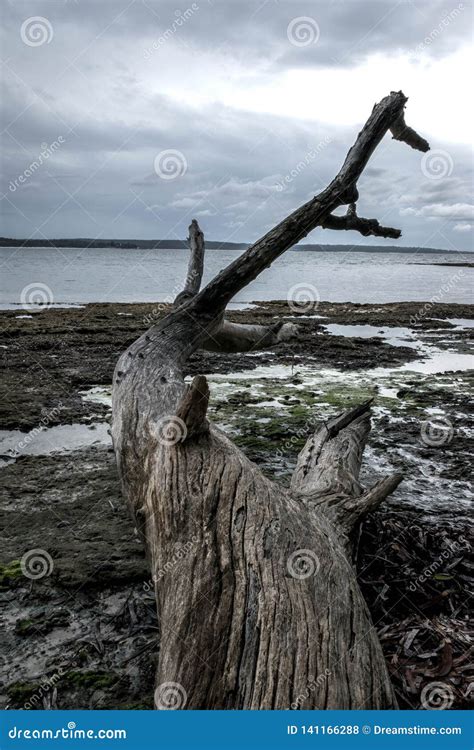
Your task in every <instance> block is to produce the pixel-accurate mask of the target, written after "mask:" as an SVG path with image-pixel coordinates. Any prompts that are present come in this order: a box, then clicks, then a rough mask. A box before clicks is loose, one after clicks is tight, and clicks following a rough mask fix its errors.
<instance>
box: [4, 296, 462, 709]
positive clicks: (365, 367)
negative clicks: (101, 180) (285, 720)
mask: <svg viewBox="0 0 474 750" xmlns="http://www.w3.org/2000/svg"><path fill="white" fill-rule="evenodd" d="M473 310H474V306H468V305H450V304H437V305H434V304H431V303H416V304H415V303H399V304H386V305H356V304H336V303H320V304H319V306H318V307H317V309H312V310H303V311H295V310H292V309H290V308H289V307H288V305H287V304H286V303H284V302H279V301H275V302H266V303H260V304H256V305H255V306H253V307H252V309H246V310H235V311H233V312H232V313H231V317H232V319H234V320H240V321H246V322H250V321H252V322H262V323H268V322H271V321H272V320H274V321H275V322H276V321H277V320H281V319H282V318H284V319H285V320H288V321H292V322H297V323H298V324H299V325H300V336H299V337H298V339H297V341H296V342H292V343H291V344H285V345H281V346H279V347H276V348H275V349H272V350H269V351H266V352H253V353H249V354H246V355H241V354H238V355H227V356H222V355H219V356H217V355H212V354H205V353H202V354H199V355H198V356H196V357H195V358H194V360H193V361H192V363H191V368H190V375H192V374H195V373H198V372H199V373H205V374H207V375H208V379H209V382H210V387H211V406H210V416H211V418H212V419H213V420H214V421H215V422H216V423H217V424H218V425H219V426H220V427H221V428H222V429H224V430H226V431H228V432H229V434H231V435H232V438H233V439H234V440H235V442H236V443H237V444H239V445H240V446H241V448H242V450H243V451H244V452H245V453H247V454H248V455H249V457H250V458H252V459H253V460H258V462H259V463H260V464H261V465H262V467H263V469H264V470H265V471H267V472H268V474H269V475H272V476H278V477H279V478H280V480H281V481H282V482H283V483H285V482H286V481H287V480H288V477H289V476H290V474H291V470H292V468H293V466H294V463H295V460H296V456H297V454H298V452H299V450H300V449H301V447H302V446H303V444H304V442H305V441H306V438H307V437H308V435H309V434H310V433H311V432H312V431H313V430H314V429H315V427H316V425H317V423H318V422H319V421H320V420H321V419H325V418H327V417H328V416H331V415H333V414H335V413H337V412H339V411H341V410H342V409H344V408H346V407H348V406H350V405H353V404H355V403H357V402H359V401H361V400H363V399H366V398H368V397H372V398H374V408H373V431H372V433H371V436H370V439H369V446H368V451H367V461H366V462H365V464H364V467H363V472H362V481H363V483H365V484H372V483H373V482H374V481H376V480H377V479H378V478H379V476H380V475H381V474H383V473H386V472H387V471H393V470H401V471H403V472H404V474H405V476H406V479H405V481H404V482H403V483H402V484H401V485H400V487H399V488H398V490H397V492H396V493H395V494H394V495H393V496H392V497H391V498H390V499H389V501H388V502H387V503H386V505H385V507H384V508H383V509H381V510H380V511H379V512H377V513H376V514H374V515H373V516H371V517H370V518H368V519H367V520H366V522H365V524H364V527H363V529H362V531H361V534H360V537H359V539H358V544H357V561H356V562H357V566H358V571H359V578H360V582H361V586H362V589H363V591H364V594H365V596H366V598H367V601H368V604H369V607H370V609H371V612H372V616H373V619H374V624H375V627H377V629H378V630H379V633H380V637H381V641H382V645H383V647H384V651H385V654H386V658H387V662H388V664H389V668H390V670H391V673H392V677H393V681H394V684H395V687H396V690H397V694H398V696H399V701H400V706H401V707H407V708H419V707H420V706H421V707H423V706H422V704H421V697H420V696H421V694H422V691H423V689H424V688H426V687H427V686H429V685H430V684H431V683H432V682H443V684H444V685H445V686H446V689H445V692H446V695H447V696H448V702H449V704H450V706H452V707H463V708H466V707H467V706H468V704H469V699H470V697H471V699H472V691H471V694H469V687H468V686H469V684H470V682H472V663H471V662H470V660H469V650H468V648H469V639H470V634H471V633H472V628H471V630H470V624H469V620H468V617H469V610H470V607H469V600H468V595H467V592H468V590H469V585H470V582H471V569H470V568H469V566H468V550H469V520H468V519H469V514H470V513H471V511H472V505H471V503H472V494H471V488H470V485H469V472H470V466H471V456H470V453H469V446H470V444H471V445H472V442H471V443H470V441H472V427H473V418H472V407H470V406H469V396H470V394H472V371H471V368H472V362H473V360H472V357H471V356H470V346H471V343H472V335H473V329H472V325H473V322H472V321H473V318H474V314H473ZM165 312H166V306H165V305H151V304H135V305H127V304H94V305H87V306H85V307H83V308H71V309H48V310H43V311H31V310H26V311H25V310H23V309H21V308H19V309H18V310H12V311H5V312H2V313H1V314H0V325H1V329H2V331H1V348H0V354H1V358H2V363H3V367H4V373H3V377H2V399H1V406H0V410H1V417H2V419H1V424H2V431H1V432H0V446H1V448H0V453H1V454H2V455H1V458H2V464H3V466H2V468H1V474H2V486H3V488H4V489H3V493H2V500H1V504H0V523H1V526H2V538H3V539H4V540H5V542H4V544H3V546H2V550H1V558H0V603H1V617H2V620H3V625H4V626H5V628H6V633H7V635H6V638H4V639H3V640H2V644H1V646H0V668H1V674H2V677H1V680H2V688H3V689H2V690H1V691H0V692H1V694H2V695H3V696H4V698H3V699H2V700H3V702H2V704H1V705H2V707H7V706H8V707H11V708H21V707H27V708H34V707H38V708H43V707H52V708H54V707H57V708H92V707H97V708H144V709H151V708H152V707H153V682H154V667H153V664H154V662H155V661H156V658H157V654H158V648H159V622H158V620H157V618H156V614H155V609H154V598H153V594H152V590H151V587H150V582H149V581H148V571H147V565H146V561H145V559H144V556H143V551H142V547H141V544H140V542H139V541H138V539H137V535H136V533H135V530H134V528H133V523H132V521H131V519H130V517H129V515H128V512H127V509H126V508H125V507H124V504H123V502H122V499H121V496H120V491H119V486H118V480H117V475H116V470H115V463H114V456H113V453H112V449H111V445H110V438H109V435H108V424H107V423H108V419H109V417H110V392H111V387H110V384H111V378H112V372H113V368H114V364H115V361H116V360H117V358H118V356H119V354H120V352H121V351H123V349H124V348H125V347H126V346H128V344H130V343H131V342H132V341H133V340H134V339H135V338H136V337H137V336H138V335H139V334H140V333H141V332H142V331H144V330H145V329H146V328H147V327H148V326H149V325H150V324H151V323H152V322H153V320H158V319H159V317H161V316H162V315H163V314H164V313H165ZM38 550H39V552H35V554H33V552H34V551H38ZM45 553H46V554H45ZM25 556H26V557H25ZM22 559H23V567H22V565H21V561H22ZM25 560H29V561H32V562H33V563H34V566H33V565H32V566H30V568H29V569H27V568H26V567H25V565H26V563H25ZM171 567H172V570H170V573H169V574H175V575H176V574H178V573H179V560H177V561H174V562H173V564H172V566H171ZM25 570H26V573H27V575H25ZM42 572H46V573H47V575H41V576H39V575H38V574H39V573H42ZM425 692H426V691H425Z"/></svg>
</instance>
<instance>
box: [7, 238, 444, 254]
mask: <svg viewBox="0 0 474 750" xmlns="http://www.w3.org/2000/svg"><path fill="white" fill-rule="evenodd" d="M0 247H78V248H89V247H90V248H124V249H126V250H159V249H160V248H166V249H169V250H187V249H188V243H187V241H186V240H91V239H82V238H79V239H62V240H14V239H11V238H9V237H0ZM247 247H249V245H248V244H246V243H243V242H240V243H238V242H216V241H212V240H206V248H208V249H209V250H245V249H246V248H247ZM292 249H293V250H296V251H298V252H300V251H305V250H316V251H318V252H322V253H347V252H348V251H351V252H361V253H362V252H363V253H388V252H395V253H416V252H420V253H449V252H450V251H449V250H437V249H436V248H433V247H403V246H400V247H399V246H398V245H309V244H308V245H296V246H295V247H294V248H292Z"/></svg>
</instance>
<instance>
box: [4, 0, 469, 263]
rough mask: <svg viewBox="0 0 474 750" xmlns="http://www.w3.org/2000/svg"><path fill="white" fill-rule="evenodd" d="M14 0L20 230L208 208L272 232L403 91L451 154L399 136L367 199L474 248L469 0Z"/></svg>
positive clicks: (374, 168) (424, 241)
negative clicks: (386, 101)
mask: <svg viewBox="0 0 474 750" xmlns="http://www.w3.org/2000/svg"><path fill="white" fill-rule="evenodd" d="M2 15H3V19H2V20H3V23H2V26H3V32H2V35H3V38H2V61H3V67H2V82H3V92H2V105H3V106H2V126H1V129H2V131H3V132H2V143H1V149H2V160H3V170H2V172H3V175H2V185H1V191H2V204H1V206H2V219H3V221H2V229H1V234H2V235H4V236H13V237H37V238H55V237H56V238H57V237H105V238H109V237H112V238H124V237H126V238H173V239H176V238H184V237H186V234H187V226H188V224H189V222H190V219H191V218H193V217H196V218H197V219H198V220H199V221H200V223H201V226H202V227H203V229H204V232H205V234H206V237H207V238H208V239H216V240H228V241H234V242H243V241H253V240H255V239H257V238H258V237H259V236H261V235H262V234H263V233H264V232H265V231H267V230H268V229H269V228H270V227H271V226H272V225H273V224H274V223H275V222H277V221H279V220H280V219H282V218H283V217H284V216H285V215H286V214H287V213H289V212H290V211H291V210H292V209H294V208H296V207H297V206H298V205H299V204H300V203H302V202H304V201H306V200H307V199H308V198H310V197H311V196H313V195H314V194H315V193H317V192H319V191H320V190H321V189H322V188H324V187H325V185H326V184H327V183H328V182H329V180H330V179H331V178H332V177H333V176H334V174H335V173H336V171H337V170H338V168H339V167H340V164H341V162H342V161H343V159H344V156H345V154H346V152H347V150H348V148H349V147H350V145H351V144H352V142H353V141H354V138H355V137H356V135H357V132H358V130H359V129H360V127H361V125H362V124H363V122H364V121H365V120H366V118H367V117H368V116H369V114H370V112H371V109H372V106H373V104H374V103H375V102H376V101H378V100H379V99H381V98H382V97H383V96H384V95H386V94H388V93H389V92H390V91H391V90H399V89H402V90H403V91H404V93H405V94H406V95H407V96H408V97H409V102H408V105H407V112H406V119H407V122H408V123H409V124H410V125H412V126H413V127H414V128H416V129H417V130H418V132H420V134H422V135H423V136H425V137H426V138H427V139H428V140H429V142H430V144H431V148H432V152H430V153H429V154H428V156H424V155H423V154H420V153H419V152H417V151H412V150H411V149H409V148H408V147H407V146H406V145H404V144H401V143H397V142H395V141H393V140H391V139H390V138H389V137H388V136H386V138H385V139H384V141H383V142H382V144H381V145H380V147H379V149H378V150H377V152H376V153H375V155H374V157H373V158H372V160H371V162H370V164H369V167H368V168H367V169H366V171H365V174H364V176H363V177H362V178H361V180H360V182H359V192H360V200H359V206H358V212H359V214H360V215H364V216H367V217H371V218H378V219H379V220H380V221H381V222H383V223H385V224H389V225H392V226H396V227H400V228H401V229H402V233H403V234H402V239H401V240H400V244H403V245H411V246H413V245H418V246H422V247H423V246H428V247H439V248H446V249H450V250H455V249H456V250H465V249H469V248H470V247H471V242H472V226H473V206H472V203H473V195H472V150H471V146H470V143H469V142H470V138H471V133H472V127H473V122H472V119H473V118H472V103H471V102H472V95H470V94H469V90H471V88H472V58H471V47H470V46H471V45H472V5H471V4H470V3H469V2H467V1H466V0H464V2H459V3H458V2H451V0H448V2H438V0H427V1H426V2H422V1H421V0H413V1H411V2H406V1H405V0H403V1H402V2H394V1H393V0H387V1H385V0H372V1H371V2H369V1H367V0H344V1H343V2H339V0H332V1H331V0H326V1H325V2H297V1H295V2H290V1H289V0H288V1H286V0H280V1H279V2H278V1H277V0H266V1H263V0H258V1H257V2H245V1H242V2H240V1H239V2H237V0H235V1H234V2H232V1H231V0H198V1H197V2H195V3H193V2H189V0H183V2H182V3H181V2H180V4H179V5H178V0H176V1H175V2H168V1H167V0H164V1H161V0H160V1H157V0H146V1H145V0H134V1H133V0H101V1H100V2H98V0H54V2H53V1H48V0H34V2H33V1H27V2H23V1H22V0H11V1H10V2H8V0H2ZM308 240H309V241H313V242H322V243H337V244H342V243H346V242H364V243H367V242H370V240H367V239H366V238H361V237H359V236H358V235H355V234H354V233H352V232H350V233H342V232H330V231H328V230H321V229H319V230H316V231H314V232H313V233H312V234H311V235H310V236H309V238H308ZM381 242H384V240H380V239H377V240H375V243H376V244H381ZM385 242H387V243H388V244H393V241H387V240H386V241H385Z"/></svg>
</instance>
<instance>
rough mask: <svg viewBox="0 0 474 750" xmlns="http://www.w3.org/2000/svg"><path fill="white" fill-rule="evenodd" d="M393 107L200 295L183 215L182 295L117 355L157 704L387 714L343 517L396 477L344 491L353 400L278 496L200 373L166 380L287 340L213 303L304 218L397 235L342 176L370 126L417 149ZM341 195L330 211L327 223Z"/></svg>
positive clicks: (389, 694)
mask: <svg viewBox="0 0 474 750" xmlns="http://www.w3.org/2000/svg"><path fill="white" fill-rule="evenodd" d="M406 101H407V100H406V98H405V96H404V95H403V94H402V93H401V92H392V93H391V94H390V95H389V96H387V97H386V98H384V99H383V100H382V101H381V102H380V103H379V104H377V105H376V106H375V107H374V109H373V111H372V114H371V116H370V117H369V119H368V121H367V123H366V125H365V126H364V128H363V129H362V131H361V132H360V133H359V136H358V138H357V140H356V142H355V144H354V146H353V147H352V148H351V149H350V151H349V153H348V155H347V157H346V160H345V162H344V164H343V166H342V168H341V170H340V172H339V174H338V175H337V176H336V177H335V179H334V180H333V181H332V182H331V183H330V185H329V186H328V187H327V188H326V189H325V190H324V191H323V192H322V193H320V194H319V195H317V196H316V197H315V198H313V199H312V200H310V201H309V202H308V203H306V204H305V205H303V206H301V207H300V208H298V209H297V210H296V211H295V212H294V213H293V214H291V215H290V216H289V217H288V218H287V219H285V220H284V221H282V222H281V223H280V224H279V225H278V226H277V227H275V228H274V229H272V230H271V231H270V232H268V234H266V235H265V236H264V237H263V238H262V239H260V240H259V241H258V242H256V243H255V244H254V245H253V246H252V247H250V248H249V249H248V250H247V251H246V252H244V253H243V254H242V255H241V257H240V258H238V259H237V260H235V261H234V262H233V263H231V264H230V265H229V266H228V267H227V268H225V269H224V270H223V271H221V272H220V273H219V274H218V276H216V277H215V278H214V279H213V280H212V281H211V282H210V283H209V284H208V285H207V286H206V287H205V288H204V289H203V290H202V291H199V288H200V282H201V277H202V264H203V258H204V238H203V235H202V232H201V231H200V229H199V227H198V225H197V222H196V221H193V222H192V224H191V227H190V244H191V260H190V267H189V271H188V277H187V281H186V285H185V289H184V292H182V293H181V294H180V295H179V297H178V298H177V300H176V304H175V307H174V310H173V311H172V312H171V313H170V314H169V315H168V316H167V317H166V318H165V319H163V320H162V321H160V322H159V323H158V324H156V325H154V326H153V327H152V328H150V329H149V330H148V331H147V333H146V334H144V335H143V336H141V337H140V338H139V339H138V340H137V341H135V343H134V344H132V346H131V347H130V348H129V349H128V350H127V351H126V352H125V353H124V354H123V355H122V356H121V357H120V360H119V362H118V364H117V367H116V370H115V374H114V388H113V440H114V448H115V453H116V457H117V462H118V467H119V471H120V476H121V480H122V484H123V490H124V493H125V496H126V498H127V500H128V503H129V505H130V507H131V509H132V511H133V514H134V518H135V522H136V526H137V529H138V530H139V532H140V534H141V535H142V537H143V539H144V542H145V547H146V550H147V554H148V558H149V563H150V567H151V571H152V575H153V580H154V582H155V593H156V603H157V610H158V617H159V625H160V653H159V662H158V671H157V683H156V684H157V689H156V693H155V700H156V704H157V707H158V708H167V707H171V708H188V709H225V708H227V709H228V708H231V709H248V708H254V709H288V708H290V707H293V708H308V709H313V708H319V709H336V708H337V709H344V708H354V709H355V708H371V709H382V708H395V707H396V701H395V697H394V694H393V690H392V686H391V684H390V680H389V677H388V673H387V669H386V666H385V662H384V658H383V654H382V651H381V648H380V644H379V642H378V638H377V634H376V631H375V629H374V626H373V624H372V621H371V618H370V614H369V612H368V610H367V606H366V604H365V601H364V599H363V597H362V595H361V592H360V590H359V587H358V584H357V581H356V576H355V572H354V569H353V566H352V564H351V556H350V539H351V531H352V530H353V528H354V526H355V525H356V524H358V522H359V521H360V519H361V517H362V516H363V515H364V514H365V513H367V512H368V511H370V510H372V509H373V508H376V507H377V506H378V505H379V503H380V502H381V501H382V500H383V499H384V498H385V497H386V496H387V495H388V494H389V493H390V492H391V491H393V489H394V488H395V487H396V485H397V484H398V482H399V481H400V477H399V476H393V477H388V478H387V479H385V480H383V481H382V482H380V483H378V484H377V485H376V486H375V487H374V488H372V489H370V490H368V491H363V490H362V489H361V487H360V485H359V482H358V475H359V467H360V463H361V459H362V452H363V449H364V445H365V441H366V439H367V436H368V433H369V430H370V416H369V411H370V405H369V404H363V405H362V406H360V407H357V408H356V409H354V410H352V411H350V412H348V413H346V414H343V415H341V416H339V417H337V418H334V419H332V420H330V421H329V422H328V423H326V424H324V425H323V426H322V427H321V429H320V430H319V431H318V432H317V433H316V434H315V435H314V436H313V437H311V438H310V439H309V440H308V442H307V444H306V446H305V448H304V449H303V451H302V452H301V455H300V457H299V459H298V464H297V467H296V469H295V472H294V476H293V481H292V485H291V487H290V489H289V490H287V489H285V488H283V487H281V486H279V485H278V484H277V483H276V482H272V481H269V480H268V479H267V478H265V476H264V475H263V474H262V473H261V471H260V469H259V468H258V466H256V465H255V464H253V463H252V462H250V461H249V460H248V459H247V458H246V457H245V455H244V454H243V453H242V452H241V451H240V450H239V449H238V448H237V447H236V446H235V445H234V444H233V443H232V441H231V440H229V438H228V437H226V435H225V434H224V433H223V432H221V431H220V430H219V429H218V428H217V427H215V426H214V425H212V424H210V423H209V422H208V420H207V418H206V410H207V405H208V400H209V389H208V386H207V382H206V379H205V377H203V376H198V377H196V378H194V380H193V382H192V384H191V385H186V384H185V382H184V374H183V373H184V372H185V368H186V361H187V359H188V358H189V356H190V355H191V354H192V353H193V352H194V351H195V350H196V349H197V348H199V347H205V348H209V349H213V350H216V351H224V350H225V351H243V350H248V349H249V348H255V347H257V346H259V345H263V346H265V347H267V346H268V345H271V344H272V343H275V342H276V341H281V340H283V339H285V338H287V337H289V336H291V335H293V334H294V333H295V330H294V327H293V326H291V325H290V326H289V327H288V325H287V326H281V325H278V326H275V327H272V328H266V327H263V326H241V325H236V324H233V323H230V322H226V321H225V320H224V312H225V308H226V305H227V304H228V302H229V301H230V300H231V298H232V297H233V296H234V295H235V294H236V293H237V292H238V291H239V290H241V289H242V288H243V287H245V286H246V285H247V284H248V283H249V282H250V281H251V280H252V279H254V278H255V277H256V276H257V275H258V274H259V273H260V272H261V271H262V270H263V269H264V268H266V267H267V266H269V265H270V264H271V263H272V261H274V260H275V259H276V258H277V257H278V256H279V255H281V253H283V252H284V251H285V250H287V249H288V248H289V247H291V246H292V245H294V244H295V243H296V242H298V241H299V240H301V239H302V238H303V237H304V236H305V235H306V234H308V232H310V231H311V230H312V229H314V228H315V227H317V226H322V227H327V228H331V229H357V230H359V231H361V232H362V233H363V234H364V235H367V234H373V235H377V236H382V237H396V236H399V234H400V233H399V232H398V230H395V229H392V228H386V227H381V226H380V225H379V224H378V222H377V221H375V220H368V219H361V218H359V217H358V216H357V214H356V211H355V205H354V204H355V202H356V201H357V197H358V193H357V180H358V178H359V176H360V175H361V173H362V171H363V169H364V168H365V166H366V164H367V162H368V160H369V157H370V156H371V154H372V152H373V151H374V149H375V148H376V146H377V145H378V143H379V142H380V141H381V140H382V138H383V136H384V135H385V134H386V132H387V131H389V130H391V131H392V133H393V137H394V138H396V139H397V140H402V141H405V142H406V143H408V144H409V145H410V146H412V147H413V148H416V149H419V150H421V151H426V150H428V148H429V146H428V144H427V143H426V141H424V140H423V139H422V138H420V137H419V136H418V135H417V134H416V133H415V132H414V131H413V130H411V129H410V128H408V127H406V125H405V123H404V119H403V111H404V106H405V103H406ZM343 204H347V205H349V210H348V212H347V214H346V216H333V215H332V211H333V210H334V209H335V208H337V207H338V206H340V205H343ZM177 558H179V565H174V562H176V560H177ZM167 571H169V572H167Z"/></svg>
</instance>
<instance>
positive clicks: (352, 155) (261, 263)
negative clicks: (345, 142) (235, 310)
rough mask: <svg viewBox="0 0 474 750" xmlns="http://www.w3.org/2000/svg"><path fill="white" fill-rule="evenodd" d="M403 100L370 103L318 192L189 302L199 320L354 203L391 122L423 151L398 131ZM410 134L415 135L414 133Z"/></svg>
mask: <svg viewBox="0 0 474 750" xmlns="http://www.w3.org/2000/svg"><path fill="white" fill-rule="evenodd" d="M406 101H407V98H406V97H405V96H404V94H403V93H402V92H401V91H399V92H392V93H391V94H390V95H389V96H386V97H385V98H384V99H382V101H381V102H379V103H378V104H376V105H375V107H374V109H373V110H372V114H371V115H370V117H369V119H368V120H367V122H366V124H365V125H364V127H363V128H362V130H361V131H360V133H359V135H358V137H357V140H356V142H355V144H354V145H353V146H352V148H351V149H350V151H349V153H348V154H347V157H346V159H345V161H344V164H343V166H342V168H341V170H340V171H339V174H338V175H337V176H336V177H335V178H334V180H333V181H332V182H331V183H330V184H329V186H328V187H327V188H326V189H325V190H323V192H322V193H319V195H317V196H315V197H314V198H312V199H311V200H310V201H309V202H308V203H306V204H304V205H303V206H301V207H300V208H298V209H297V210H296V211H294V212H293V213H292V214H291V215H290V216H288V217H287V218H286V219H284V220H283V221H282V222H281V223H280V224H278V226H276V227H275V228H274V229H272V230H271V231H270V232H268V233H267V234H266V235H265V236H264V237H262V238H261V239H260V240H258V242H256V243H255V244H254V245H252V246H251V247H250V248H249V249H248V250H246V252H244V253H243V254H242V255H241V256H240V257H239V258H237V259H236V260H235V261H233V262H232V263H231V264H230V265H229V266H227V268H225V269H224V270H223V271H221V272H220V273H219V274H218V275H217V276H216V277H215V278H214V279H213V280H212V281H211V282H210V283H209V284H208V285H207V286H206V287H205V288H204V289H203V290H202V291H201V292H200V293H199V294H198V295H196V297H195V298H194V300H193V301H192V302H191V303H190V304H191V305H192V307H193V310H194V311H195V312H196V313H198V314H199V315H200V316H208V319H210V318H211V316H216V315H218V314H219V312H221V311H223V310H224V309H225V307H226V305H227V304H228V302H229V301H230V300H231V299H232V297H233V296H234V295H235V294H236V293H237V292H239V291H240V290H241V289H243V288H244V287H245V286H246V285H247V284H249V283H250V282H251V281H252V280H253V279H255V278H256V277H257V276H258V275H259V273H261V272H262V271H263V270H264V269H265V268H267V267H268V266H269V265H271V263H272V262H273V261H274V260H275V259H276V258H278V256H279V255H281V254H282V253H283V252H285V250H288V248H290V247H292V246H293V245H295V244H296V243H297V242H299V241H300V240H301V239H303V237H306V235H307V234H308V233H309V232H311V231H312V230H313V229H314V228H315V227H317V226H318V225H320V224H321V223H322V222H323V221H324V219H326V217H327V216H328V215H329V214H331V213H332V212H333V211H334V209H335V208H337V207H338V206H339V205H342V204H344V203H352V202H354V201H355V200H356V199H357V188H356V185H357V180H358V179H359V177H360V175H361V174H362V172H363V171H364V169H365V167H366V165H367V162H368V161H369V159H370V157H371V155H372V153H373V152H374V150H375V148H376V147H377V146H378V144H379V143H380V141H381V140H382V138H383V137H384V135H385V133H386V132H387V131H388V130H389V129H390V128H392V126H394V124H395V130H396V132H397V134H398V136H399V137H400V138H402V137H403V140H405V141H406V142H407V143H408V144H409V145H410V146H412V147H413V148H418V149H421V150H423V149H425V143H426V142H425V141H422V139H420V138H419V136H418V137H417V138H415V137H414V136H413V135H412V132H411V131H410V132H409V131H408V129H407V128H406V126H404V129H403V130H402V131H401V132H400V127H401V126H400V122H401V121H400V117H403V109H404V106H405V103H406ZM413 132H414V131H413Z"/></svg>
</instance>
